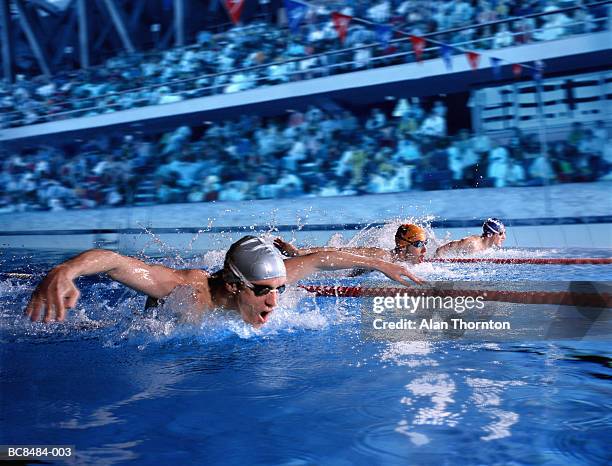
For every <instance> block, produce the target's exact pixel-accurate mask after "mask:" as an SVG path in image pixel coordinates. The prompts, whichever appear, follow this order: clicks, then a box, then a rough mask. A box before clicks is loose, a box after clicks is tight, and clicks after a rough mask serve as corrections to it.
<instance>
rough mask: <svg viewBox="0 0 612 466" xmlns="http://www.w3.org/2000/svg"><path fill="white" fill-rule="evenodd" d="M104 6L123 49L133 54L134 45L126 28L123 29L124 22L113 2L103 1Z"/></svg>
mask: <svg viewBox="0 0 612 466" xmlns="http://www.w3.org/2000/svg"><path fill="white" fill-rule="evenodd" d="M104 4H105V5H106V9H107V10H108V14H109V15H110V17H111V20H112V22H113V24H114V26H115V29H116V30H117V32H118V33H119V38H120V39H121V43H122V44H123V47H124V48H125V50H127V51H128V52H129V53H134V52H135V49H134V44H133V43H132V39H131V38H130V35H129V33H128V30H127V28H126V27H125V22H124V21H123V17H122V16H121V12H120V11H119V8H117V5H116V4H115V2H114V0H104Z"/></svg>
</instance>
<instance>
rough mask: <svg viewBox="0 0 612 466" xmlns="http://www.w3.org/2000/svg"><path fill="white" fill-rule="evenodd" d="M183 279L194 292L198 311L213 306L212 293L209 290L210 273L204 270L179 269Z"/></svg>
mask: <svg viewBox="0 0 612 466" xmlns="http://www.w3.org/2000/svg"><path fill="white" fill-rule="evenodd" d="M180 272H181V274H182V275H183V280H184V282H185V284H186V285H188V286H190V287H191V288H192V289H193V292H194V298H195V301H196V305H197V309H198V311H201V312H204V311H207V310H209V309H212V308H213V301H212V293H211V290H210V282H209V279H210V274H209V273H208V272H205V271H204V270H199V269H188V270H181V271H180Z"/></svg>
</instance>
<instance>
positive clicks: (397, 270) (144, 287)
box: [25, 236, 422, 327]
mask: <svg viewBox="0 0 612 466" xmlns="http://www.w3.org/2000/svg"><path fill="white" fill-rule="evenodd" d="M353 267H362V268H367V269H375V270H378V271H380V272H382V273H384V274H385V275H386V276H387V277H389V278H391V279H392V280H395V281H397V282H399V283H401V284H403V285H406V286H410V285H409V283H408V282H407V281H406V280H405V279H403V278H402V277H407V278H409V279H410V280H412V281H414V282H415V283H422V282H421V280H420V279H419V278H418V277H416V276H414V275H413V274H411V273H410V272H409V271H408V270H406V269H404V268H403V267H401V266H400V265H398V264H394V263H392V262H389V261H385V260H383V259H379V258H376V257H364V256H358V255H355V254H351V253H348V252H345V251H326V252H314V253H312V254H307V255H303V256H300V257H294V258H291V259H287V260H284V261H283V259H282V256H281V255H280V254H279V252H278V251H277V250H276V249H275V248H274V246H272V245H269V244H266V243H265V242H264V241H263V240H262V239H261V238H257V237H255V236H245V237H244V238H242V239H240V240H239V241H237V242H235V243H234V244H232V245H231V247H230V248H229V250H228V251H227V254H226V255H225V262H224V264H223V269H221V270H219V271H217V272H215V273H213V274H212V275H211V274H209V273H207V272H205V271H203V270H197V269H191V270H178V269H173V268H170V267H165V266H162V265H151V264H147V263H145V262H143V261H141V260H139V259H135V258H133V257H128V256H123V255H121V254H117V253H115V252H113V251H107V250H103V249H90V250H89V251H85V252H83V253H81V254H79V255H78V256H76V257H73V258H72V259H69V260H68V261H66V262H64V263H62V264H60V265H58V266H56V267H55V268H53V269H52V270H51V271H50V272H49V273H48V274H47V276H46V277H45V278H44V279H43V281H42V282H41V283H40V284H39V285H38V287H37V288H36V289H35V290H34V293H32V297H31V298H30V302H29V303H28V306H27V308H26V312H25V314H26V315H27V316H29V317H30V319H31V320H33V321H36V320H38V319H39V318H40V317H43V320H44V321H45V322H49V321H51V320H54V319H55V320H59V321H62V320H64V318H65V317H66V309H67V308H73V307H74V306H75V305H76V303H77V301H78V299H79V296H80V292H79V290H78V288H77V287H76V285H75V283H74V280H75V279H76V278H78V277H80V276H83V275H93V274H96V273H106V274H108V276H109V277H110V278H112V279H113V280H115V281H117V282H119V283H122V284H124V285H126V286H128V287H130V288H132V289H134V290H137V291H140V292H142V293H145V294H146V295H148V296H149V297H152V298H163V297H165V296H168V295H169V294H170V293H171V292H172V291H173V290H174V289H175V288H177V287H183V286H186V287H190V288H191V289H192V291H193V298H194V305H195V308H196V310H197V312H199V313H203V312H204V311H207V310H210V309H216V308H225V309H231V310H235V311H237V312H238V313H239V314H240V316H241V317H242V319H243V320H244V321H245V322H248V323H250V324H252V325H254V326H255V327H260V326H261V325H263V324H264V323H266V322H267V320H268V318H269V316H270V313H271V312H272V311H273V310H274V308H275V307H276V306H277V304H278V294H280V293H282V292H283V291H284V290H285V286H286V285H287V284H288V283H293V282H296V281H298V280H300V279H302V278H304V277H306V276H307V275H310V274H312V273H315V272H318V271H322V270H340V269H351V268H353Z"/></svg>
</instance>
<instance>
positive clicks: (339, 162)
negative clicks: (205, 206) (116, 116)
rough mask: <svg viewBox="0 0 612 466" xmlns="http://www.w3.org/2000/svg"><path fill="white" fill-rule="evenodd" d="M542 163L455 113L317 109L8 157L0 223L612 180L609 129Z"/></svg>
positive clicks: (553, 146) (538, 155)
mask: <svg viewBox="0 0 612 466" xmlns="http://www.w3.org/2000/svg"><path fill="white" fill-rule="evenodd" d="M547 147H548V150H547V151H545V152H543V151H542V147H541V144H540V142H539V140H538V138H537V137H536V135H525V134H522V133H521V132H520V131H519V130H516V131H515V132H514V133H513V134H512V137H510V138H509V139H507V140H504V141H503V144H502V143H500V141H495V140H491V138H490V137H489V136H487V135H484V134H480V135H470V134H469V133H468V132H467V131H460V132H459V134H458V135H455V136H453V137H449V136H448V135H447V132H446V107H445V105H444V104H442V103H441V102H436V103H435V104H434V105H433V106H432V108H431V109H428V111H425V110H424V109H423V108H422V106H421V102H420V101H419V100H418V99H412V100H410V101H409V100H405V99H400V100H399V101H398V102H397V105H395V109H394V110H393V111H391V112H385V111H383V110H382V109H381V108H374V109H372V110H371V113H370V114H369V115H368V116H367V117H364V118H357V117H356V116H355V115H354V114H353V113H351V112H349V111H344V112H338V113H334V114H330V113H326V112H325V111H322V110H321V109H319V108H317V107H310V108H309V109H308V110H307V111H305V112H303V113H302V112H298V111H295V112H292V113H290V114H289V115H288V116H286V117H283V118H282V119H279V118H273V119H267V120H264V119H262V118H260V117H257V116H248V115H243V116H242V117H241V118H240V119H238V120H234V121H224V122H217V123H209V124H207V125H205V126H204V127H199V128H189V127H185V126H183V127H179V128H177V129H176V130H174V131H171V132H168V133H165V134H163V135H157V136H154V135H144V134H137V135H124V136H121V137H118V136H116V137H110V136H103V137H99V138H97V139H94V140H91V141H88V142H86V143H85V142H83V143H80V144H79V143H76V142H75V143H71V144H69V145H65V146H61V147H51V146H47V147H38V148H31V149H24V150H22V151H21V152H10V151H5V152H4V153H0V212H14V211H26V210H52V211H56V210H63V209H85V208H96V207H114V206H125V205H144V204H157V203H184V202H205V201H231V200H246V199H276V198H293V197H317V196H342V195H359V194H368V193H372V194H374V193H391V192H404V191H409V190H415V189H419V190H433V189H451V188H463V187H492V186H495V187H503V186H530V185H543V184H548V183H556V182H578V181H594V180H597V179H612V145H611V144H610V143H609V137H608V134H607V128H606V126H605V125H604V123H603V122H600V123H598V124H597V125H595V126H594V127H588V128H586V127H584V126H583V125H582V124H581V123H575V124H574V125H573V126H572V128H571V129H569V131H568V135H567V137H566V138H565V139H564V140H559V141H554V142H551V143H549V144H548V146H547Z"/></svg>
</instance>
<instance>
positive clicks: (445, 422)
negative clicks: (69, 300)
mask: <svg viewBox="0 0 612 466" xmlns="http://www.w3.org/2000/svg"><path fill="white" fill-rule="evenodd" d="M222 255H223V254H222V252H221V251H215V252H212V253H209V254H207V255H205V256H204V257H203V258H191V259H188V260H187V262H188V263H189V265H201V266H208V267H214V266H215V265H218V264H219V263H220V261H221V258H222ZM496 255H497V256H502V257H521V256H528V257H570V256H573V257H576V256H583V257H586V256H589V257H591V256H598V257H609V256H610V251H602V250H593V251H587V250H569V249H566V250H529V251H526V250H517V249H515V250H503V251H498V252H497V253H496ZM61 258H62V254H60V253H58V252H55V251H47V252H44V253H42V252H36V253H34V252H24V251H22V250H20V251H5V252H4V254H3V256H2V263H1V264H0V272H8V271H15V270H20V271H24V270H26V271H29V272H33V273H35V274H38V275H40V274H41V273H43V271H45V270H47V269H48V268H49V267H50V266H51V265H52V264H54V263H56V262H57V261H58V260H59V259H61ZM415 271H416V272H417V273H418V274H419V275H420V276H422V277H423V278H426V279H429V280H458V279H461V280H485V279H486V280H491V279H493V280H502V279H503V280H521V279H529V280H598V281H604V280H612V266H588V265H587V266H584V265H581V266H507V265H505V266H500V265H490V264H489V265H478V264H474V265H460V264H436V265H432V264H422V265H419V266H417V267H416V268H415ZM371 278H372V277H371V276H364V277H360V278H355V279H351V280H346V279H343V280H341V281H340V280H339V279H338V278H337V277H335V276H329V275H326V276H324V277H315V278H313V279H312V280H310V281H311V282H313V283H315V282H316V283H328V284H329V283H338V282H341V283H359V284H367V281H368V280H370V279H371ZM376 279H377V280H383V279H384V277H381V276H376ZM34 283H35V281H31V280H17V279H6V278H4V279H1V280H0V349H1V361H0V370H1V372H2V374H1V398H2V401H1V404H0V405H1V413H0V417H1V419H2V429H0V444H4V445H8V444H55V445H68V444H69V445H74V446H75V447H76V455H77V456H76V462H77V463H79V464H96V465H100V464H102V465H104V464H122V463H128V462H131V463H133V464H172V463H174V464H182V463H198V464H241V465H242V464H283V465H306V464H332V465H352V464H402V465H404V464H425V465H430V464H431V465H438V464H466V465H469V464H474V465H482V464H487V465H490V464H515V465H519V464H544V465H576V464H593V465H596V464H597V465H599V464H601V465H604V464H610V461H611V459H612V450H611V448H610V438H612V397H611V396H610V395H611V394H612V385H611V384H610V379H611V377H612V368H611V366H610V361H611V359H610V357H611V354H610V340H607V341H595V340H593V341H589V340H583V341H539V342H528V341H518V342H507V343H490V342H478V343H466V342H460V341H457V342H396V343H391V342H384V341H369V340H366V339H363V338H362V335H361V329H360V299H358V298H344V299H336V298H314V297H312V296H311V295H308V293H306V292H305V291H303V290H299V289H296V288H292V289H291V290H290V291H288V292H287V293H285V294H284V295H283V297H282V300H281V308H280V309H279V310H278V311H276V312H275V313H274V314H273V315H272V317H271V319H270V322H269V323H268V324H267V325H266V326H264V327H263V328H262V329H261V330H260V331H255V330H253V329H252V328H250V327H248V326H247V325H246V324H243V323H242V322H241V321H239V320H238V319H237V318H236V317H235V316H233V315H231V314H219V313H215V312H213V313H211V315H209V316H207V317H206V319H205V321H204V322H203V323H202V324H201V325H198V326H194V325H188V324H181V323H179V322H178V321H177V320H176V317H175V315H174V314H173V312H172V310H171V309H161V310H157V311H154V313H153V314H151V313H149V314H144V313H143V312H142V307H143V304H144V298H143V297H142V296H139V295H138V294H136V293H134V292H132V291H130V290H126V289H125V288H123V287H122V286H119V285H116V284H112V283H110V282H109V281H106V280H100V279H96V278H91V277H90V278H85V279H81V280H80V281H79V285H80V288H81V291H82V299H81V302H80V305H79V306H78V308H77V310H75V311H74V312H73V313H72V314H71V317H70V319H69V321H68V322H66V323H62V324H53V325H43V324H40V323H34V324H33V323H30V322H28V321H26V320H24V319H23V318H22V317H21V312H22V310H23V307H24V305H25V303H26V302H27V299H28V296H29V294H30V293H31V291H32V289H33V286H34ZM173 299H174V303H175V304H176V303H178V302H181V299H182V298H181V296H180V294H179V295H178V296H174V297H173ZM169 306H170V307H171V306H172V300H171V303H170V304H169ZM533 308H534V312H537V306H533ZM608 312H609V311H608Z"/></svg>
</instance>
